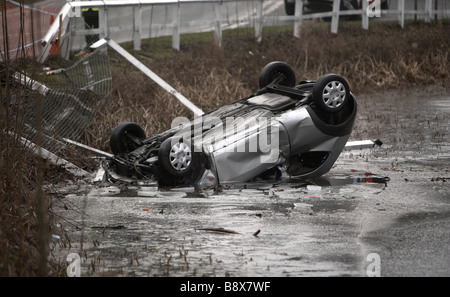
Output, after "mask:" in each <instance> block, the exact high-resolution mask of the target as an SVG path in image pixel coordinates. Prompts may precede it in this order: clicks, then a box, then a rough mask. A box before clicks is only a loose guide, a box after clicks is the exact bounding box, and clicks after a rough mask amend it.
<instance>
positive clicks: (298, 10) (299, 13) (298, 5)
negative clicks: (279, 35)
mask: <svg viewBox="0 0 450 297" xmlns="http://www.w3.org/2000/svg"><path fill="white" fill-rule="evenodd" d="M302 20H303V0H295V22H294V37H296V38H300V26H301V25H302Z"/></svg>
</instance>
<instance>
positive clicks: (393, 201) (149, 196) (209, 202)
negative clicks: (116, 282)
mask: <svg viewBox="0 0 450 297" xmlns="http://www.w3.org/2000/svg"><path fill="white" fill-rule="evenodd" d="M429 93H433V95H429ZM357 101H358V108H359V111H358V118H357V122H356V124H355V127H354V132H353V134H352V137H351V139H352V140H361V139H376V138H379V139H380V140H382V141H383V145H382V146H381V147H375V148H373V149H362V150H351V151H344V152H343V153H342V154H341V156H340V157H339V159H338V161H337V162H336V164H335V167H334V168H333V169H332V170H331V171H330V172H329V173H328V174H326V175H324V176H323V177H322V178H319V179H314V180H293V179H283V180H280V181H258V182H252V183H245V184H233V185H222V190H221V191H220V192H219V193H213V192H212V191H208V190H206V191H204V192H202V193H198V192H195V191H194V190H193V188H177V189H170V190H165V191H162V190H158V189H157V188H156V187H152V186H151V184H150V185H145V186H144V185H143V186H133V187H132V186H125V185H117V184H114V185H113V184H95V185H93V184H90V183H87V182H84V181H80V183H77V184H73V185H70V186H67V187H65V188H62V189H61V192H62V193H63V194H64V197H63V198H61V199H58V200H55V202H54V204H55V208H56V207H59V209H60V210H59V213H60V214H62V215H63V216H64V217H65V218H66V219H67V223H66V224H64V225H63V226H61V228H64V230H66V231H67V234H68V238H67V237H64V236H61V235H59V236H61V237H59V238H58V237H57V236H56V234H55V236H54V240H53V244H54V251H53V257H54V260H55V261H58V262H63V263H67V264H69V262H67V256H68V255H69V254H71V253H73V254H77V255H79V256H80V269H81V276H174V277H178V276H232V277H234V276H239V277H241V276H275V277H278V276H366V275H368V267H369V265H370V264H371V262H370V261H368V260H367V259H368V258H367V257H368V255H370V254H373V253H376V254H377V255H379V256H380V258H381V259H382V267H381V268H382V275H386V276H389V275H404V276H408V275H446V276H448V275H450V264H449V263H450V261H449V260H450V258H449V257H450V256H449V255H450V253H448V248H445V246H447V247H448V246H450V245H449V244H447V245H445V244H446V243H448V241H449V240H450V231H448V230H450V229H449V228H448V225H449V222H450V219H449V216H450V215H449V214H450V205H449V203H450V191H449V186H448V181H449V179H450V147H449V142H448V138H449V134H450V133H449V127H450V97H449V96H448V95H446V93H445V92H439V91H436V90H423V91H421V93H420V94H418V93H417V92H409V93H402V92H385V93H382V94H372V95H366V96H357ZM405 218H407V219H405ZM405 220H406V221H407V222H408V224H405ZM418 230H420V231H423V232H425V234H428V235H429V238H427V240H426V241H424V240H423V238H417V236H419V234H421V233H420V232H418ZM392 232H396V233H392ZM414 232H415V233H414ZM414 234H416V235H414ZM433 234H436V236H435V237H433ZM403 237H404V240H401V241H399V240H398V239H399V238H403ZM411 243H414V244H411ZM443 247H444V248H443ZM405 254H407V255H406V256H405Z"/></svg>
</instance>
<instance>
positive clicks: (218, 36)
mask: <svg viewBox="0 0 450 297" xmlns="http://www.w3.org/2000/svg"><path fill="white" fill-rule="evenodd" d="M214 11H215V13H216V42H217V45H218V46H222V1H220V2H217V3H216V5H215V6H214Z"/></svg>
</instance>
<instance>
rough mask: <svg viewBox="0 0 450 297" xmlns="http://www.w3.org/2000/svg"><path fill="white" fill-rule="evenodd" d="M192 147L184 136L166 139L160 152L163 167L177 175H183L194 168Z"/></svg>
mask: <svg viewBox="0 0 450 297" xmlns="http://www.w3.org/2000/svg"><path fill="white" fill-rule="evenodd" d="M192 157H193V155H192V148H191V145H190V143H189V142H187V141H186V140H183V138H181V137H180V138H178V139H177V138H175V137H171V138H168V139H166V140H165V141H164V142H163V143H162V144H161V147H160V149H159V152H158V159H159V162H160V163H161V167H162V168H163V169H164V170H166V171H168V172H169V173H170V174H172V175H175V176H181V175H183V174H184V173H186V172H187V171H188V170H190V169H191V168H192V164H193V163H192Z"/></svg>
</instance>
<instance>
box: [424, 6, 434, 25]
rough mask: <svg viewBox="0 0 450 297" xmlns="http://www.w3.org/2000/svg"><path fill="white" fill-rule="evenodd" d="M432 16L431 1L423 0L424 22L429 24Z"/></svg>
mask: <svg viewBox="0 0 450 297" xmlns="http://www.w3.org/2000/svg"><path fill="white" fill-rule="evenodd" d="M432 16H433V3H432V0H425V22H426V23H429V22H431V19H432Z"/></svg>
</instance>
